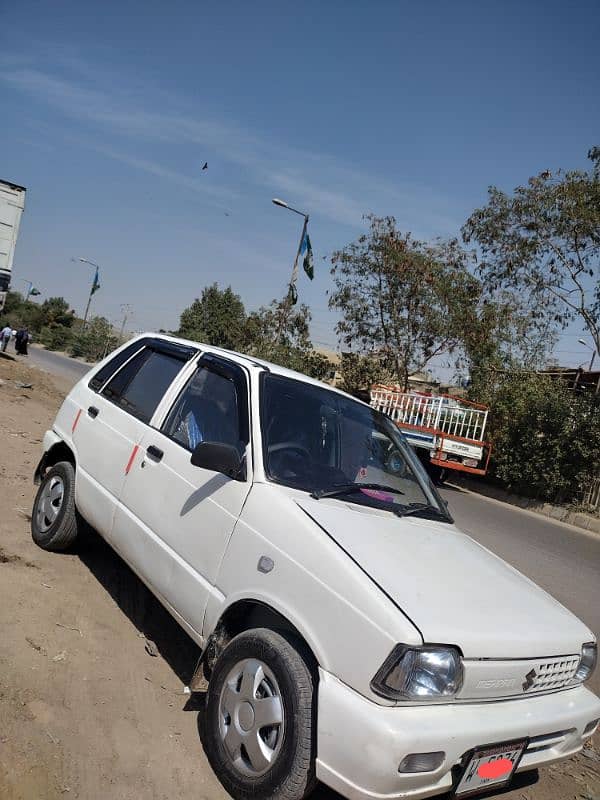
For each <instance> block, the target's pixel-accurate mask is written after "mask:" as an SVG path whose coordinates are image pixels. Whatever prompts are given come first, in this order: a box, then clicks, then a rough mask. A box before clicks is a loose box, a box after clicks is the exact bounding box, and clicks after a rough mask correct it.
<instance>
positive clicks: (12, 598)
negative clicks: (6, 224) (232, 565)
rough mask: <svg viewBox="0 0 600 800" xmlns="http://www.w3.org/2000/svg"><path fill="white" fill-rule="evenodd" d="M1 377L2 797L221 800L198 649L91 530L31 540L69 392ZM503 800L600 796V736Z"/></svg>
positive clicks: (44, 380)
mask: <svg viewBox="0 0 600 800" xmlns="http://www.w3.org/2000/svg"><path fill="white" fill-rule="evenodd" d="M0 381H2V383H1V384H0V508H1V509H2V511H1V514H0V798H1V800H58V798H61V800H62V798H85V799H86V800H88V798H89V800H96V798H103V800H141V799H142V798H143V800H167V798H168V799H169V800H175V799H176V798H195V800H203V798H210V800H221V798H226V797H227V795H226V793H225V792H224V790H223V789H222V788H221V786H220V784H219V783H218V781H217V780H216V778H215V777H214V775H213V773H212V772H211V770H210V767H209V766H208V763H207V761H206V758H205V756H204V752H203V750H202V746H201V742H200V739H199V734H198V716H199V714H200V713H202V712H201V711H200V708H201V705H202V696H194V697H193V698H190V697H189V696H187V695H185V694H184V693H183V687H184V686H185V685H186V684H187V682H188V680H189V678H190V675H191V670H192V669H193V666H194V663H195V659H196V657H197V648H196V646H195V645H194V644H193V642H191V640H190V639H189V638H188V637H187V636H186V635H185V634H184V633H183V632H182V631H181V630H180V628H179V627H178V626H177V625H176V623H175V622H173V621H172V619H171V618H170V617H169V616H168V614H167V613H166V612H165V611H164V610H163V609H162V607H161V606H160V605H159V604H158V603H157V602H156V601H155V600H154V598H153V597H152V596H151V595H150V593H149V592H148V591H147V590H146V589H145V587H144V586H143V585H142V584H141V583H140V581H139V580H138V579H137V578H136V577H135V576H134V575H133V574H132V572H131V571H130V570H129V569H128V568H127V567H126V566H125V565H124V564H123V562H122V561H120V560H119V559H118V558H117V556H116V555H114V554H113V552H112V551H111V550H110V549H109V548H108V547H107V546H106V545H105V544H104V543H103V542H102V541H101V540H100V539H99V537H97V536H96V535H94V534H92V533H90V535H89V536H86V538H85V540H84V542H83V543H82V544H81V546H79V547H78V549H77V552H76V553H70V554H60V555H58V554H50V553H45V552H44V551H42V550H39V549H38V548H37V547H35V545H34V544H33V542H32V541H31V538H30V534H29V520H28V514H29V512H30V509H31V504H32V499H33V494H34V487H33V485H32V481H31V476H32V473H33V470H34V468H35V464H36V463H37V460H38V458H39V456H40V446H41V440H42V436H43V433H44V431H45V430H46V428H47V427H49V426H50V425H51V422H52V419H53V418H54V415H55V413H56V410H57V408H58V407H59V405H60V403H61V400H62V397H63V396H64V390H65V386H64V385H61V384H60V382H58V380H56V381H55V380H53V379H51V378H50V377H49V376H48V375H46V374H45V373H43V372H42V371H40V370H36V369H32V368H31V367H29V366H28V365H25V364H22V363H20V362H19V363H17V362H14V361H12V360H8V359H5V358H2V357H0ZM15 381H21V382H23V383H31V384H33V387H32V388H31V389H23V388H19V387H17V386H16V385H15ZM146 638H147V639H150V640H152V641H153V642H154V643H155V644H156V647H157V649H158V656H156V657H152V656H150V655H149V654H148V653H147V652H146V649H145V644H146ZM502 796H503V797H504V798H506V799H507V800H509V798H510V799H511V800H517V798H518V800H570V799H571V798H585V800H600V741H599V740H598V737H596V744H595V746H594V745H590V746H589V748H588V750H587V755H586V756H584V755H579V756H577V757H575V758H573V759H570V760H569V761H566V762H562V763H561V764H559V765H555V766H553V767H550V768H548V769H546V770H543V771H542V772H541V773H540V775H539V778H538V776H537V775H536V773H533V774H528V775H524V776H519V777H518V780H517V782H516V783H515V785H514V786H513V788H512V789H511V790H510V791H509V792H506V793H504V794H503V795H502ZM316 800H339V798H338V797H337V795H335V794H334V793H332V792H329V791H327V790H325V789H319V790H318V792H317V794H316Z"/></svg>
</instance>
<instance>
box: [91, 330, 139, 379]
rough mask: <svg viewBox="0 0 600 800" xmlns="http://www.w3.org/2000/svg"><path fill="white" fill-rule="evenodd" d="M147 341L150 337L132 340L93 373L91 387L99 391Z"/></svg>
mask: <svg viewBox="0 0 600 800" xmlns="http://www.w3.org/2000/svg"><path fill="white" fill-rule="evenodd" d="M147 343H148V339H138V340H137V341H136V342H132V343H131V344H130V345H128V346H127V347H125V348H124V349H123V350H121V352H120V353H117V355H116V356H115V357H114V358H111V360H110V361H109V362H108V363H107V364H105V365H104V366H103V367H102V369H99V370H98V372H97V373H96V374H95V375H92V377H91V379H90V382H89V383H88V386H89V387H90V389H93V390H94V391H95V392H99V391H100V389H101V388H102V387H103V386H104V384H105V383H106V381H107V380H108V379H109V378H111V377H112V376H113V375H114V374H115V372H116V371H117V370H118V369H120V367H122V366H123V364H124V363H125V362H126V361H129V359H130V358H131V356H132V355H133V354H134V353H137V352H138V350H141V349H142V347H144V346H145V345H146V344H147Z"/></svg>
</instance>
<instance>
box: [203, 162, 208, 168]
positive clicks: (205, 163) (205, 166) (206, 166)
mask: <svg viewBox="0 0 600 800" xmlns="http://www.w3.org/2000/svg"><path fill="white" fill-rule="evenodd" d="M202 169H208V161H205V162H204V166H203V167H202Z"/></svg>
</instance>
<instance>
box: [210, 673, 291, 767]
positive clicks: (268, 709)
mask: <svg viewBox="0 0 600 800" xmlns="http://www.w3.org/2000/svg"><path fill="white" fill-rule="evenodd" d="M283 731H284V711H283V700H282V698H281V691H280V689H279V684H278V683H277V680H276V679H275V676H274V675H273V673H272V672H271V670H270V669H269V667H267V665H266V664H264V663H263V662H262V661H259V660H258V659H254V658H248V659H244V661H239V662H238V663H237V664H236V665H235V667H233V669H232V670H231V671H230V672H229V675H228V676H227V678H226V680H225V683H224V684H223V688H222V689H221V695H220V697H219V733H220V735H221V739H222V741H223V744H224V745H225V749H226V750H227V752H228V754H229V756H230V758H231V761H232V763H233V765H234V767H235V768H236V769H237V770H238V771H239V772H241V773H242V774H243V775H247V776H251V777H256V776H258V775H263V774H264V773H265V772H267V770H268V769H269V768H270V767H272V766H273V764H274V763H275V760H276V758H277V756H278V755H279V752H280V750H281V746H282V743H283Z"/></svg>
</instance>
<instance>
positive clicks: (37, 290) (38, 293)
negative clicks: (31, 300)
mask: <svg viewBox="0 0 600 800" xmlns="http://www.w3.org/2000/svg"><path fill="white" fill-rule="evenodd" d="M40 294H41V292H40V290H39V289H36V288H35V287H34V288H33V289H32V290H31V291H30V292H29V296H30V297H37V296H38V295H40Z"/></svg>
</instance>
